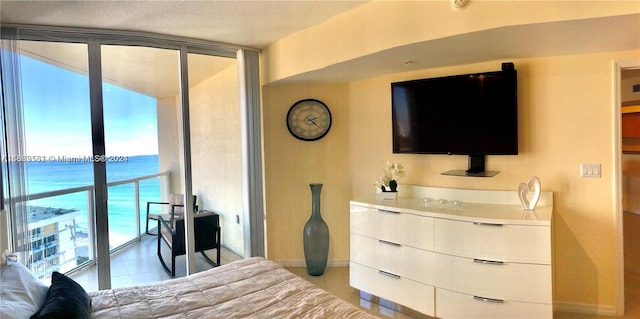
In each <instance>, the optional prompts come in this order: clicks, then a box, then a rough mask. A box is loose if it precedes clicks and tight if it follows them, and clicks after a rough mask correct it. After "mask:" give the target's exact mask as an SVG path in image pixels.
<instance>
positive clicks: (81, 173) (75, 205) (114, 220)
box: [26, 155, 160, 248]
mask: <svg viewBox="0 0 640 319" xmlns="http://www.w3.org/2000/svg"><path fill="white" fill-rule="evenodd" d="M106 165H107V182H108V183H110V182H115V181H121V180H127V179H131V178H135V177H139V176H144V175H151V174H156V173H158V156H157V155H142V156H130V157H126V158H120V159H119V160H118V161H107V164H106ZM26 171H27V181H28V182H27V193H29V194H38V193H44V192H50V191H58V190H64V189H69V188H75V187H84V186H92V185H93V164H92V162H91V161H84V160H81V161H70V162H65V161H61V160H54V161H45V162H28V163H26ZM139 193H140V215H141V225H142V227H144V222H145V219H144V218H145V210H146V202H147V201H157V200H159V199H160V178H154V179H149V180H144V181H140V183H139ZM134 194H135V193H134V185H133V183H128V184H124V185H118V186H110V187H109V190H108V211H109V240H110V246H111V247H112V248H113V247H116V246H117V245H119V244H122V243H124V242H126V241H128V240H129V239H132V238H133V237H135V236H137V231H138V230H137V229H136V228H135V225H136V221H135V198H134ZM87 200H88V196H87V192H86V191H81V192H76V193H72V194H66V195H60V196H54V197H47V198H42V199H38V200H32V201H29V203H28V206H30V209H31V211H34V210H35V208H36V207H39V209H40V210H42V208H52V209H65V210H75V211H77V212H78V213H77V217H76V220H75V223H76V226H75V230H76V231H77V232H78V233H85V234H86V232H87V230H88V220H89V218H88V216H89V213H90V212H88V209H87V207H88V205H87ZM91 213H92V212H91ZM143 231H144V229H143Z"/></svg>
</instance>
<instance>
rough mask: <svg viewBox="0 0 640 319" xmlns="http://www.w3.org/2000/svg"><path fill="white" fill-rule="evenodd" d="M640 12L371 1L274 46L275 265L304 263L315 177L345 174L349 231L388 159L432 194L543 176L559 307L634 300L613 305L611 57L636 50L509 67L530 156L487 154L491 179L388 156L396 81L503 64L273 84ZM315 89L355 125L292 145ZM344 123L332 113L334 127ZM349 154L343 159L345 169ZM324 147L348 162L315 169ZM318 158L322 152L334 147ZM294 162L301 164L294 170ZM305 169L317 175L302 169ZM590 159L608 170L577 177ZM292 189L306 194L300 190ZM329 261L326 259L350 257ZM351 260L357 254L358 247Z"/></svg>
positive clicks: (269, 177)
mask: <svg viewBox="0 0 640 319" xmlns="http://www.w3.org/2000/svg"><path fill="white" fill-rule="evenodd" d="M639 10H640V7H638V4H637V2H633V1H616V2H615V5H612V2H611V1H578V2H576V1H545V2H540V1H518V2H517V3H516V2H504V1H481V2H478V1H475V2H470V3H469V5H468V7H467V8H465V9H463V10H452V9H451V8H450V7H449V4H448V2H445V1H442V2H428V1H422V2H397V1H393V2H388V1H387V2H385V1H374V2H370V3H366V4H364V5H363V6H360V7H358V8H356V9H354V10H351V11H349V12H346V13H344V14H341V15H339V16H336V17H334V18H332V19H330V20H328V21H326V22H325V23H322V24H320V25H317V26H314V27H311V28H308V29H306V30H303V31H300V32H298V33H295V34H293V35H291V36H289V37H286V38H284V39H281V40H279V41H277V42H276V43H274V44H272V45H270V46H269V47H268V48H266V49H265V50H264V51H263V74H262V76H263V77H262V78H263V82H264V83H265V84H266V86H264V87H263V90H264V92H263V94H264V101H263V102H264V104H263V108H264V130H265V132H264V138H265V166H266V167H265V175H266V178H265V183H266V186H267V190H266V199H265V200H266V209H267V212H266V214H267V228H268V232H267V233H268V236H270V237H269V238H268V251H269V256H270V257H271V258H273V259H287V260H291V259H294V260H295V259H302V258H303V253H302V243H301V235H300V232H301V228H302V225H303V224H304V221H305V218H304V217H300V216H298V215H296V212H299V211H301V210H302V211H304V210H305V209H308V208H306V207H307V206H308V204H305V203H308V201H309V200H310V196H309V195H305V192H303V191H300V190H299V189H303V187H302V185H305V184H307V183H308V182H310V180H309V179H310V178H308V177H307V176H308V175H311V174H313V177H314V179H320V178H323V176H321V175H320V176H318V175H317V174H323V173H324V174H326V176H325V177H324V178H329V177H332V176H337V175H335V171H333V169H336V168H342V166H343V165H346V166H347V167H348V170H347V171H346V172H345V174H344V175H345V176H347V180H346V183H347V184H346V185H341V184H338V185H333V186H332V187H331V188H330V189H331V191H333V190H336V191H338V192H340V195H341V197H340V198H344V201H342V202H340V203H332V204H331V205H337V207H339V208H338V210H340V211H342V212H343V213H341V215H338V216H335V217H333V218H332V219H331V222H332V223H334V224H339V225H346V224H348V223H349V219H348V215H347V213H346V207H347V205H348V199H349V198H354V197H360V196H367V195H369V194H372V193H373V191H374V190H373V188H372V186H371V185H372V183H373V182H374V181H375V180H376V179H377V178H378V177H379V176H380V170H381V169H382V167H383V165H384V164H385V162H386V161H389V160H392V161H400V162H402V163H403V164H404V165H405V168H406V173H407V175H406V177H405V178H404V179H402V180H401V183H408V184H418V185H427V186H442V187H456V188H472V189H498V190H508V189H515V187H516V186H517V185H518V184H519V183H520V182H522V181H526V180H528V179H529V178H530V177H531V176H533V175H536V176H538V177H540V179H541V181H542V187H543V189H544V190H547V191H552V192H554V196H555V197H554V198H555V199H554V204H555V211H554V218H553V229H554V230H553V237H554V238H553V242H554V252H553V254H554V259H553V267H554V268H553V269H554V302H555V303H556V304H560V305H563V306H565V308H573V309H579V308H581V309H583V310H586V311H594V309H595V311H597V312H600V311H602V312H605V313H612V312H613V313H615V311H616V302H617V299H620V298H624V297H623V296H616V260H615V258H616V254H615V248H616V247H615V239H616V229H615V225H616V223H617V222H619V221H617V220H616V218H617V217H616V215H615V213H616V212H615V207H616V205H617V203H616V194H614V187H615V185H614V176H615V175H614V174H616V172H615V171H614V167H613V166H614V159H615V158H616V156H618V154H614V149H615V148H614V141H615V136H616V135H615V134H614V131H613V129H614V121H615V120H616V119H617V117H618V116H619V114H617V112H615V109H616V107H617V106H614V105H612V103H613V101H614V92H612V87H613V83H612V81H613V76H614V73H613V63H612V61H614V60H617V59H620V60H629V59H633V60H637V59H638V57H639V56H640V52H639V51H625V52H622V51H621V52H607V53H594V54H584V55H573V56H557V57H547V58H527V59H508V61H513V62H515V65H516V68H517V69H518V72H519V73H518V74H519V76H518V78H519V84H518V90H519V135H520V136H519V142H520V154H519V155H517V156H489V157H488V159H487V169H490V170H499V171H501V173H500V174H498V175H497V176H495V177H493V178H486V179H485V178H466V177H452V176H443V175H440V173H441V172H443V171H446V170H450V169H461V168H465V167H466V166H467V159H466V158H465V157H464V156H445V155H394V154H392V151H391V121H390V87H389V83H390V82H392V81H400V80H408V79H416V78H422V77H434V76H439V75H451V74H460V73H472V72H481V71H488V70H498V69H499V68H500V63H501V62H504V60H500V61H491V62H487V63H478V64H470V65H458V66H451V67H446V68H438V69H428V70H427V69H425V70H421V71H415V72H411V73H402V74H389V75H385V76H381V77H375V78H368V79H364V80H359V81H354V82H350V83H346V84H340V85H337V86H338V87H341V86H342V85H346V87H347V89H346V93H344V94H343V93H340V94H338V93H337V92H332V90H329V89H326V90H325V89H324V88H327V87H330V85H329V84H322V85H320V84H313V83H305V84H300V85H297V86H294V85H285V84H281V85H274V83H278V82H280V81H281V80H286V79H287V78H288V77H291V76H294V75H297V74H305V73H306V72H313V71H314V70H320V69H323V68H325V67H327V66H333V65H336V64H339V63H340V62H345V61H349V60H351V59H356V58H358V57H363V56H366V55H368V54H371V53H375V52H380V51H383V50H386V49H389V48H394V47H400V46H403V45H408V44H412V43H418V42H423V41H429V40H432V39H440V38H445V37H448V36H452V35H457V34H464V33H469V32H474V31H480V30H487V29H491V28H500V27H508V26H514V25H522V24H531V23H541V22H552V21H563V20H573V19H587V18H594V17H604V16H610V15H618V14H632V13H638V12H639ZM531 41H536V39H531ZM453 53H455V52H453ZM465 54H473V52H465ZM314 90H317V91H319V92H320V93H322V94H321V96H319V98H320V99H329V98H343V99H346V103H344V104H338V105H331V104H330V107H332V111H334V110H336V109H337V108H341V107H344V109H341V110H340V111H341V112H343V114H344V115H343V116H345V118H346V119H347V121H348V123H347V124H346V126H345V128H346V132H345V133H344V134H339V135H338V132H335V131H333V132H332V133H333V134H332V135H331V134H330V135H331V136H328V137H327V138H326V139H323V140H322V141H320V142H318V143H316V144H313V145H310V146H308V145H304V144H301V142H296V141H292V140H291V139H292V138H290V137H287V134H288V132H287V131H286V126H285V123H284V116H285V115H286V109H287V108H288V107H289V106H290V105H291V104H292V103H293V102H295V100H296V99H297V98H307V97H313V94H312V93H313V92H314ZM615 94H617V92H616V93H615ZM294 97H295V98H294ZM345 118H343V120H344V119H345ZM339 120H340V118H339V117H338V116H336V122H337V121H339ZM274 138H275V140H274ZM287 138H289V139H287ZM278 143H280V144H278ZM345 145H346V147H347V161H346V162H340V161H339V160H338V158H341V157H342V155H340V154H341V153H340V152H341V151H342V150H343V147H345ZM319 149H322V150H328V151H329V152H334V151H337V152H338V153H337V154H336V156H334V157H331V156H330V158H331V160H326V161H313V159H314V158H315V155H314V152H318V150H319ZM322 154H323V155H322V156H326V155H325V153H324V151H323V153H322ZM291 157H293V158H291ZM289 158H291V161H290V162H286V160H287V159H289ZM306 161H308V162H312V163H313V164H314V165H302V164H300V163H305V162H306ZM283 163H292V164H287V165H286V166H284V165H283ZM580 163H600V164H601V165H602V177H601V178H581V177H580V176H579V166H580ZM318 165H320V166H318ZM283 168H286V170H284V169H283ZM316 176H318V177H316ZM336 181H342V179H340V180H338V179H336ZM293 185H296V186H297V187H298V188H297V189H295V191H294V193H291V191H292V189H293ZM278 188H280V189H278ZM283 190H286V192H285V194H282V191H283ZM345 194H346V195H345ZM301 196H306V197H305V198H299V197H301ZM345 197H346V198H345ZM328 200H331V201H333V200H339V198H337V197H336V198H325V201H324V202H323V204H324V203H326V201H328ZM326 206H327V205H325V207H326ZM305 215H306V214H305ZM329 226H330V229H331V227H332V225H329ZM332 236H333V239H332V243H335V242H337V241H339V242H340V243H341V244H344V245H345V247H346V243H347V241H348V232H347V231H346V230H345V231H342V232H338V231H333V232H332ZM332 253H333V254H332V255H330V258H333V259H343V258H345V257H344V256H345V255H343V254H337V253H336V252H335V251H332ZM344 254H346V255H348V251H345V252H344Z"/></svg>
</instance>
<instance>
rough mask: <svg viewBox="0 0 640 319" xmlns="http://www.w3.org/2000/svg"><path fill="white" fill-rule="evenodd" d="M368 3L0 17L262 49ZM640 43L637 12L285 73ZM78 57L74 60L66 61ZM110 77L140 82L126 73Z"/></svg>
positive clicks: (62, 8) (67, 6)
mask: <svg viewBox="0 0 640 319" xmlns="http://www.w3.org/2000/svg"><path fill="white" fill-rule="evenodd" d="M364 3H366V1H316V0H307V1H305V0H299V1H284V0H282V1H212V0H209V1H7V0H0V22H2V23H3V24H31V25H53V26H69V27H83V28H101V29H112V30H126V31H144V32H150V33H158V34H166V35H172V36H180V37H186V38H197V39H204V40H210V41H216V42H223V43H231V44H236V45H242V46H248V47H253V48H264V47H266V46H267V45H269V44H270V43H273V42H274V41H276V40H278V39H281V38H283V37H286V36H287V35H290V34H293V33H295V32H297V31H300V30H303V29H305V28H307V27H309V26H312V25H316V24H319V23H321V22H323V21H326V20H328V19H330V18H331V17H333V16H335V15H338V14H340V13H342V12H345V11H348V10H351V9H353V8H355V7H357V6H359V5H362V4H364ZM638 48H640V15H638V14H633V15H624V16H616V17H604V18H594V19H585V20H573V21H561V22H550V23H542V24H530V25H520V26H512V27H504V28H497V29H490V30H485V31H478V32H472V33H467V34H461V35H456V36H451V37H447V38H441V39H436V40H431V41H425V42H420V43H415V44H411V45H407V46H402V47H397V48H391V49H388V50H385V51H381V52H378V53H374V54H371V55H368V56H363V57H360V58H357V59H354V60H350V61H345V62H342V63H339V64H335V65H333V66H329V67H327V68H324V69H321V70H316V71H313V72H309V73H306V74H299V75H296V76H293V77H291V78H287V79H284V80H283V82H284V81H339V82H344V81H353V80H357V79H362V78H366V77H370V76H377V75H382V74H389V73H395V72H403V71H410V70H417V69H425V68H434V67H442V66H450V65H460V64H467V63H476V62H483V61H493V60H505V61H508V60H512V59H518V58H526V57H532V56H553V55H566V54H581V53H589V52H603V51H616V50H630V49H638ZM36 54H40V53H37V52H36ZM56 59H62V58H61V57H60V58H56ZM408 60H410V61H412V63H411V64H408V65H405V64H404V63H403V62H404V61H408ZM72 61H73V59H71V60H70V61H68V62H66V63H72ZM127 61H129V62H130V63H131V64H132V65H133V64H136V63H140V62H139V61H140V60H136V59H134V58H133V57H132V56H130V57H129V59H127V60H122V62H123V63H124V62H127ZM156 65H157V64H156ZM516 67H517V65H516ZM496 68H499V66H496ZM124 69H125V70H127V69H129V67H127V66H125V67H124ZM140 72H143V71H140ZM212 72H214V71H213V70H212ZM130 73H131V72H129V74H130ZM122 74H125V75H126V74H127V73H126V72H124V73H122ZM138 74H139V75H140V76H139V79H138V80H137V82H135V83H136V84H131V85H135V86H139V85H142V84H144V85H145V86H146V88H144V89H143V88H139V90H140V91H145V92H151V93H150V94H152V95H155V93H153V92H158V90H157V89H156V90H154V89H153V88H154V87H160V86H159V85H161V83H160V82H161V81H162V79H160V78H158V77H157V76H144V75H143V74H140V73H138ZM203 76H204V75H203ZM112 80H113V81H115V82H120V83H134V81H133V80H130V79H127V78H121V79H116V78H113V79H112ZM150 81H156V82H158V83H157V84H156V83H150ZM149 90H150V91H149Z"/></svg>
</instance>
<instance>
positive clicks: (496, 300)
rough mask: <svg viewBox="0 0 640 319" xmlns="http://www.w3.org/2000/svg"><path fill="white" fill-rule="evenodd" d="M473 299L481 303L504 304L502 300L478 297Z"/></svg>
mask: <svg viewBox="0 0 640 319" xmlns="http://www.w3.org/2000/svg"><path fill="white" fill-rule="evenodd" d="M473 299H475V300H478V301H483V302H493V303H504V300H502V299H494V298H486V297H480V296H473Z"/></svg>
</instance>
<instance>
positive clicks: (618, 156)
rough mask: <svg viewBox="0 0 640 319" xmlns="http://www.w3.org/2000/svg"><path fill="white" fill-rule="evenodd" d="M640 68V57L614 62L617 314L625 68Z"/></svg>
mask: <svg viewBox="0 0 640 319" xmlns="http://www.w3.org/2000/svg"><path fill="white" fill-rule="evenodd" d="M637 68H640V59H627V60H614V61H613V64H612V69H613V70H612V76H613V79H612V83H613V85H612V90H613V94H612V96H613V101H612V103H613V114H614V116H612V118H613V140H614V143H613V172H614V178H613V183H614V185H613V196H614V210H613V211H614V223H615V237H616V238H615V256H616V257H615V258H616V263H615V268H616V315H618V316H623V315H624V228H623V226H624V225H623V218H624V209H623V206H622V192H623V185H622V183H623V180H622V115H621V114H622V109H621V107H622V96H621V80H622V70H623V69H637Z"/></svg>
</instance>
